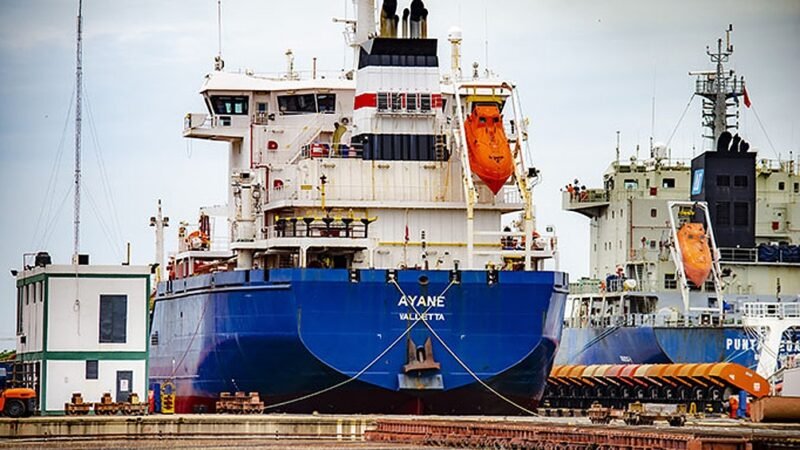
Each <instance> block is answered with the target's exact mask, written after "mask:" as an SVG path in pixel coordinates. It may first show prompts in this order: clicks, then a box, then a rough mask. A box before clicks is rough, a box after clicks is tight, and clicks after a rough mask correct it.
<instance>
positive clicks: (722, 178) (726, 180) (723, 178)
mask: <svg viewBox="0 0 800 450" xmlns="http://www.w3.org/2000/svg"><path fill="white" fill-rule="evenodd" d="M730 185H731V177H730V175H717V186H720V187H728V186H730Z"/></svg>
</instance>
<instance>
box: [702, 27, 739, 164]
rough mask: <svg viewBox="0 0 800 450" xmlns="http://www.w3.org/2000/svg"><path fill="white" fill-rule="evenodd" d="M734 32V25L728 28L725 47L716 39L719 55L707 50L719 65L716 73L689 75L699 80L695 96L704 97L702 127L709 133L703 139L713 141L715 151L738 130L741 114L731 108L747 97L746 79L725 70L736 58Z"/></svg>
mask: <svg viewBox="0 0 800 450" xmlns="http://www.w3.org/2000/svg"><path fill="white" fill-rule="evenodd" d="M732 31H733V25H728V29H727V30H725V45H724V47H723V43H722V39H721V38H720V39H717V49H716V51H713V52H712V51H711V50H710V49H709V48H708V47H706V53H707V54H708V56H709V58H710V59H711V62H712V63H715V64H716V69H715V70H708V71H694V72H689V75H693V76H696V77H697V81H696V84H695V94H696V95H699V96H701V97H703V126H704V127H706V128H708V131H709V134H706V135H703V137H705V138H708V139H711V140H712V145H711V148H712V149H713V148H714V147H715V145H716V142H717V141H718V139H719V137H720V135H721V134H722V133H724V132H725V131H727V130H730V129H734V130H735V129H738V128H739V120H738V119H739V111H738V110H736V112H735V113H733V114H729V113H728V108H737V107H738V105H739V100H738V99H739V96H741V95H744V87H745V86H744V77H741V78H738V79H737V78H736V75H735V72H734V71H733V70H726V69H725V64H726V63H727V62H728V61H729V59H730V56H731V55H732V54H733V45H732V44H731V32H732ZM729 117H733V118H736V121H735V122H734V123H732V124H731V123H728V118H729Z"/></svg>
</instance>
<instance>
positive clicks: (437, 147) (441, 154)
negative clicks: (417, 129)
mask: <svg viewBox="0 0 800 450" xmlns="http://www.w3.org/2000/svg"><path fill="white" fill-rule="evenodd" d="M446 145H447V140H446V139H445V137H444V135H443V134H437V135H436V140H435V142H434V145H433V148H434V155H435V156H434V158H436V161H444V160H445V159H446V158H445V152H446V151H447V148H446Z"/></svg>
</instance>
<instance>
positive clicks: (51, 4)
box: [0, 0, 800, 349]
mask: <svg viewBox="0 0 800 450" xmlns="http://www.w3.org/2000/svg"><path fill="white" fill-rule="evenodd" d="M399 3H400V5H401V7H403V6H406V5H405V4H404V2H399ZM76 4H77V0H76V1H66V0H59V1H44V0H30V1H11V0H0V62H2V63H1V64H0V98H2V102H0V119H2V120H0V195H1V196H2V197H0V201H1V202H2V203H1V205H2V211H3V214H2V215H0V249H2V253H1V254H0V269H2V270H3V271H4V273H5V275H2V274H0V349H2V348H12V347H13V345H14V340H13V336H14V317H15V313H14V310H15V300H14V299H15V292H14V284H13V279H12V278H11V276H10V275H9V274H8V269H11V268H19V267H20V266H21V264H22V254H23V253H24V252H30V251H38V250H47V251H49V252H50V253H51V255H53V257H54V259H55V262H56V263H67V262H68V261H69V257H70V254H71V252H72V225H71V222H72V198H71V196H69V194H68V192H69V189H70V187H71V176H72V164H73V136H72V133H73V126H72V123H71V120H72V117H71V116H69V117H68V116H67V113H68V111H69V108H70V104H71V102H70V99H71V96H73V95H74V94H73V86H74V72H75V49H74V40H75V37H74V33H75V10H76ZM426 5H427V8H428V9H429V11H430V25H429V30H430V34H431V35H432V36H433V37H440V38H442V39H440V45H439V47H440V55H441V56H442V58H441V63H442V66H443V67H444V68H446V67H448V65H449V63H448V62H449V49H448V46H447V43H446V41H445V38H446V33H447V29H448V28H449V27H450V26H452V25H459V26H461V27H462V28H463V30H464V65H465V67H468V66H469V65H471V62H473V61H478V62H479V63H480V64H481V67H484V66H485V63H486V53H487V52H486V51H485V50H486V48H485V41H486V40H487V38H488V62H489V66H490V68H491V69H492V70H493V71H495V72H497V73H498V74H501V75H502V76H504V77H506V78H509V79H511V80H513V81H515V82H516V83H517V84H518V86H519V88H520V93H521V97H522V101H523V108H524V113H525V114H526V115H527V116H528V117H530V120H531V131H532V133H531V138H532V140H531V144H532V148H533V152H534V154H535V161H534V162H533V164H534V165H535V166H537V167H539V168H540V169H542V171H543V174H544V180H545V181H544V183H543V184H542V185H541V186H540V187H539V188H538V190H537V192H536V200H537V212H538V220H539V227H540V228H544V226H545V225H547V224H553V225H556V227H557V230H558V232H559V235H560V244H561V248H562V259H561V261H562V269H565V270H567V271H569V272H570V275H571V277H572V278H578V277H580V276H582V275H585V274H586V273H587V272H588V249H589V242H588V237H589V229H588V221H587V220H586V219H584V218H583V217H582V216H580V215H577V214H570V213H567V212H563V211H561V203H560V196H559V187H560V186H563V185H564V184H566V183H567V182H569V181H570V180H571V179H573V178H576V177H577V178H579V179H580V180H581V182H582V183H585V184H586V185H587V186H589V187H596V186H599V185H600V181H601V175H602V172H603V171H604V170H605V168H606V167H607V165H608V163H609V161H610V160H611V159H612V158H613V157H614V146H615V139H616V138H615V133H616V131H617V130H619V131H620V132H621V136H622V147H623V155H627V156H629V155H631V154H632V153H633V152H634V149H635V146H636V145H637V144H640V145H641V146H642V149H643V154H646V149H647V146H648V141H649V137H650V135H651V130H652V132H653V134H654V138H655V140H657V141H666V140H667V139H668V138H669V135H670V134H671V133H672V130H673V128H674V127H675V126H676V124H677V123H678V120H679V118H680V116H681V113H682V112H683V109H684V107H685V105H686V103H687V101H688V100H689V98H690V96H691V93H692V89H693V81H692V79H691V78H690V77H689V76H688V75H687V72H688V71H689V70H696V69H710V68H712V67H711V66H710V64H709V62H708V59H707V57H706V55H705V47H706V45H713V44H714V43H715V42H716V39H717V38H718V37H720V36H722V35H723V32H724V29H725V28H726V27H727V25H728V24H729V23H733V24H734V34H733V42H734V45H735V49H736V51H735V54H734V56H733V60H732V67H733V68H734V69H736V70H737V71H738V72H739V74H740V75H744V76H745V77H746V78H747V83H748V84H747V86H748V91H749V93H750V96H751V99H752V102H753V106H754V108H755V111H756V112H757V113H758V115H759V116H760V117H761V120H762V122H763V124H764V127H765V128H766V131H767V134H766V135H765V133H764V132H763V131H762V130H761V127H760V126H759V125H758V122H757V121H756V119H755V116H754V115H753V110H743V111H742V133H743V134H744V135H745V136H746V137H747V138H748V139H749V140H750V141H751V142H752V143H753V145H754V146H755V147H756V148H758V149H759V150H760V154H761V155H762V157H769V158H776V157H777V155H776V154H777V153H780V154H781V155H782V156H783V157H784V158H787V157H788V154H789V151H790V150H794V152H795V156H796V155H797V152H798V150H799V149H800V114H798V112H797V106H796V105H797V104H798V103H800V89H798V86H797V79H798V73H800V1H797V0H788V1H774V0H773V1H752V0H735V1H731V0H720V1H696V0H693V1H685V0H680V1H658V2H655V1H642V0H632V1H597V0H585V1H574V0H547V1H538V0H537V1H532V0H520V1H500V0H495V1H492V2H489V1H486V0H464V1H457V0H429V1H426ZM345 8H347V12H346V13H347V14H348V15H349V16H350V17H352V15H353V8H352V3H351V0H293V1H291V2H278V1H274V0H270V1H265V0H262V1H255V0H253V1H245V0H225V1H224V2H223V13H222V28H223V55H224V59H225V62H226V69H228V70H239V69H240V68H241V69H244V68H248V69H253V70H255V71H256V72H278V71H282V70H283V69H284V67H285V63H284V56H283V54H284V52H285V51H286V49H287V48H291V49H293V50H294V53H295V55H296V64H297V66H298V67H299V69H300V70H308V69H310V66H311V59H312V58H313V57H317V58H318V62H319V67H320V68H321V69H323V70H329V71H334V72H336V71H340V70H341V69H342V68H343V67H348V66H349V64H350V63H351V59H352V58H351V57H350V51H349V49H346V48H345V46H344V42H343V39H342V34H341V32H342V29H341V27H340V26H339V25H336V24H334V23H333V22H332V21H331V18H332V17H334V16H337V17H342V16H344V15H345ZM312 13H313V14H312ZM216 23H217V17H216V1H214V0H183V1H168V2H165V1H155V0H154V1H128V0H115V1H113V2H112V1H100V0H85V1H84V30H85V35H84V76H85V86H86V88H85V93H86V97H87V101H86V102H85V103H84V132H83V136H84V139H83V142H84V152H83V154H84V164H83V166H84V184H83V190H84V192H85V193H86V195H84V198H83V203H82V204H83V208H82V210H83V215H82V220H83V227H82V230H83V231H82V246H81V247H82V251H83V252H86V253H90V254H91V258H92V262H93V263H107V264H109V263H119V262H121V261H122V260H123V258H124V244H123V242H125V241H130V242H131V243H132V247H133V250H132V259H133V263H134V264H146V263H149V262H151V260H152V259H153V254H154V238H153V232H152V229H151V228H149V227H148V219H149V217H150V216H151V215H152V214H154V212H155V207H156V201H157V199H158V198H161V199H163V202H164V207H165V212H166V214H167V215H169V216H171V218H172V221H173V224H175V225H177V223H178V221H179V220H187V221H189V222H192V223H194V222H195V221H196V217H197V209H198V208H199V207H200V206H204V205H213V204H219V203H223V202H224V200H225V193H226V170H225V169H226V165H227V159H226V147H225V146H224V145H223V144H215V143H210V142H204V141H193V142H191V143H190V142H188V141H186V140H184V139H183V138H182V137H181V131H182V127H183V116H184V114H185V113H187V112H203V111H204V108H203V105H202V102H201V98H200V96H199V95H198V94H197V91H198V88H199V87H200V85H201V82H202V78H203V75H204V74H205V73H206V72H208V71H209V70H211V68H212V65H213V57H214V55H215V54H216V51H217V31H216V30H217V27H216ZM348 68H349V67H348ZM467 70H468V69H467ZM653 98H655V111H656V114H655V123H654V124H653V123H652V119H651V117H652V114H651V112H652V105H653ZM699 116H700V107H699V102H697V101H695V103H694V104H693V105H692V107H691V108H690V109H689V111H688V112H687V114H686V117H685V118H684V120H683V122H682V123H681V126H680V127H679V128H678V131H677V132H676V134H675V137H674V138H673V140H672V142H671V144H670V147H671V148H672V154H673V156H680V157H686V158H689V157H691V156H692V152H693V150H692V148H693V146H694V147H696V148H697V149H698V150H697V151H698V152H699V149H700V148H701V147H702V145H703V142H702V139H701V138H700V133H701V130H700V127H699V122H700V119H699ZM65 123H66V132H65V131H64V130H65ZM767 136H769V139H770V140H771V142H772V144H773V145H774V150H773V148H772V146H771V145H770V144H769V143H768V140H767ZM53 168H55V170H53ZM104 172H105V174H106V177H103V176H102V174H103V173H104ZM53 173H54V174H55V176H53V175H51V174H53ZM104 179H105V180H107V181H108V183H107V185H106V184H105V183H104V181H103V180H104ZM49 185H52V187H51V188H50V189H48V186H49ZM110 203H113V205H114V206H113V207H111V206H109V204H110ZM98 217H99V218H98ZM176 231H177V230H176V227H174V226H173V227H172V228H170V229H168V233H167V235H168V240H167V250H168V251H170V250H172V249H174V248H175V234H176ZM51 320H53V319H51ZM55 320H57V318H55Z"/></svg>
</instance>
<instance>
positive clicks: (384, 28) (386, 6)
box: [381, 0, 400, 38]
mask: <svg viewBox="0 0 800 450" xmlns="http://www.w3.org/2000/svg"><path fill="white" fill-rule="evenodd" d="M396 13H397V0H384V1H383V7H381V37H387V38H396V37H397V25H398V23H399V22H400V18H399V17H397V14H396Z"/></svg>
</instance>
